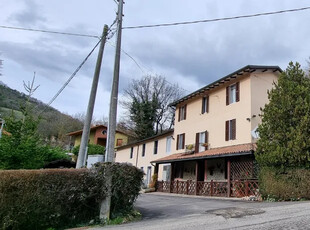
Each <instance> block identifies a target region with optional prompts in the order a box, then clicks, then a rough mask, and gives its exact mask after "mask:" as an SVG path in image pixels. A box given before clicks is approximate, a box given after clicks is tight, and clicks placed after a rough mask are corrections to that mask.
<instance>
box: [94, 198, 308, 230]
mask: <svg viewBox="0 0 310 230" xmlns="http://www.w3.org/2000/svg"><path fill="white" fill-rule="evenodd" d="M135 206H136V208H137V209H138V210H139V211H140V212H141V213H142V215H143V218H142V220H141V221H137V222H132V223H128V224H123V225H118V226H107V227H103V228H95V229H98V230H99V229H135V230H137V229H162V230H163V229H195V230H198V229H287V228H289V229H310V218H309V215H310V203H309V202H249V201H242V200H237V199H234V200H233V199H214V198H206V197H193V196H180V195H175V194H162V193H152V194H141V195H140V196H139V198H138V200H137V202H136V204H135Z"/></svg>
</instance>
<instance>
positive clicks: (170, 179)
mask: <svg viewBox="0 0 310 230" xmlns="http://www.w3.org/2000/svg"><path fill="white" fill-rule="evenodd" d="M281 72H282V70H281V69H280V68H279V67H278V66H254V65H248V66H245V67H243V68H241V69H239V70H237V71H235V72H233V73H231V74H229V75H227V76H225V77H223V78H221V79H219V80H217V81H215V82H213V83H211V84H209V85H207V86H204V87H203V88H201V89H199V90H197V91H195V92H193V93H191V94H189V95H187V96H185V97H183V98H181V99H180V100H178V101H176V102H174V103H172V104H171V106H172V107H174V108H175V109H176V112H175V125H174V130H173V131H171V132H169V133H167V134H166V135H162V136H158V137H156V136H155V137H152V138H149V139H147V140H142V141H140V142H137V143H136V144H135V145H127V146H123V147H121V148H117V153H116V161H118V162H129V163H132V164H133V165H135V166H137V167H139V168H141V169H143V170H144V171H145V172H146V180H147V182H149V180H150V174H157V175H158V183H157V185H158V190H159V191H162V192H172V193H182V194H192V195H194V194H196V195H208V196H210V195H211V196H212V195H213V196H228V197H229V196H237V197H240V196H247V195H253V194H255V192H256V189H257V183H258V182H257V177H256V163H255V158H254V151H255V148H256V145H255V143H256V141H257V137H258V135H257V133H256V129H257V126H258V125H259V124H260V123H261V117H260V113H261V111H260V108H262V107H264V105H265V104H267V103H268V102H269V99H268V93H267V92H268V90H270V89H271V88H272V87H274V83H275V82H277V80H278V77H279V75H280V73H281Z"/></svg>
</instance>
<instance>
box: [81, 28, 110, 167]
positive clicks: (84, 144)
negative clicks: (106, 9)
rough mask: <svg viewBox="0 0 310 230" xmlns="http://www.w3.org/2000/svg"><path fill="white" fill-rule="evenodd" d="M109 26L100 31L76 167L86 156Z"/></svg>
mask: <svg viewBox="0 0 310 230" xmlns="http://www.w3.org/2000/svg"><path fill="white" fill-rule="evenodd" d="M108 30H109V27H108V26H107V25H104V28H103V32H102V38H101V43H100V48H99V52H98V57H97V63H96V68H95V73H94V78H93V83H92V88H91V91H90V96H89V101H88V106H87V113H86V117H85V121H84V127H83V133H82V139H81V145H80V150H79V155H78V160H77V164H76V168H82V167H83V166H84V165H85V160H84V159H85V157H86V149H87V145H88V138H89V133H90V124H91V120H92V117H93V111H94V106H95V100H96V94H97V87H98V81H99V75H100V68H101V63H102V56H103V51H104V45H105V43H106V39H107V35H108Z"/></svg>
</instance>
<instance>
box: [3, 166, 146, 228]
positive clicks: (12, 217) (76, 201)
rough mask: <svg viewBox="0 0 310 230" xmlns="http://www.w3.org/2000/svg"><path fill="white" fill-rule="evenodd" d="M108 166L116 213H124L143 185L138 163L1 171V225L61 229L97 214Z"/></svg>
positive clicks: (104, 191) (113, 208)
mask: <svg viewBox="0 0 310 230" xmlns="http://www.w3.org/2000/svg"><path fill="white" fill-rule="evenodd" d="M107 169H110V170H111V172H112V175H113V182H112V184H113V187H112V209H111V210H112V217H113V216H116V215H120V214H125V213H127V212H129V211H131V210H132V207H133V202H134V201H135V199H136V198H137V196H138V194H139V191H140V188H141V185H142V178H143V172H142V171H140V170H139V169H137V168H136V167H133V166H129V165H126V164H119V163H114V164H109V163H105V164H98V165H97V167H96V168H93V169H90V170H88V169H79V170H76V169H48V170H12V171H0V207H1V208H0V223H1V224H0V228H1V229H25V230H27V229H47V228H49V227H53V228H56V229H63V228H65V227H72V226H76V225H77V224H82V223H88V222H89V221H90V220H96V219H98V218H99V210H100V209H99V208H100V207H99V205H100V202H101V201H102V200H103V199H104V198H105V197H106V191H107V189H106V184H105V182H106V170H107Z"/></svg>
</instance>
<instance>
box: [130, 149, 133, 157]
mask: <svg viewBox="0 0 310 230" xmlns="http://www.w3.org/2000/svg"><path fill="white" fill-rule="evenodd" d="M132 157H133V147H131V148H130V159H132Z"/></svg>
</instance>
